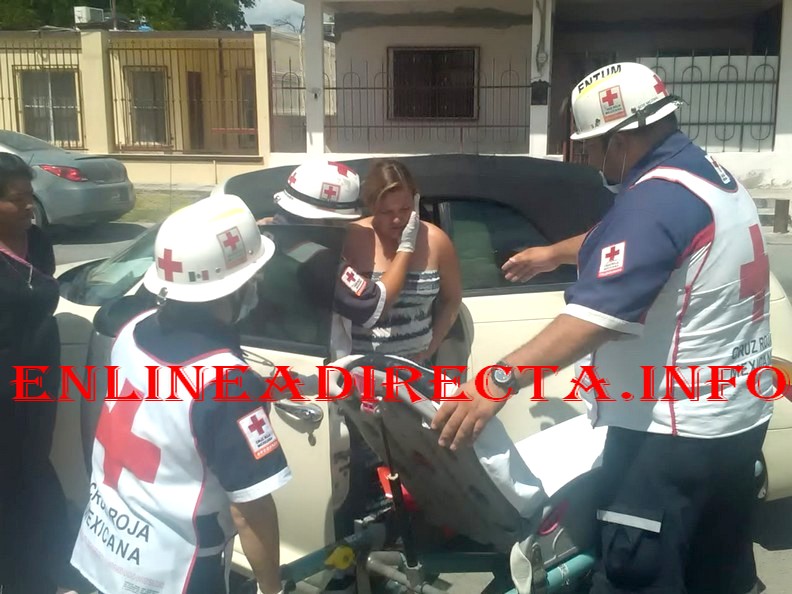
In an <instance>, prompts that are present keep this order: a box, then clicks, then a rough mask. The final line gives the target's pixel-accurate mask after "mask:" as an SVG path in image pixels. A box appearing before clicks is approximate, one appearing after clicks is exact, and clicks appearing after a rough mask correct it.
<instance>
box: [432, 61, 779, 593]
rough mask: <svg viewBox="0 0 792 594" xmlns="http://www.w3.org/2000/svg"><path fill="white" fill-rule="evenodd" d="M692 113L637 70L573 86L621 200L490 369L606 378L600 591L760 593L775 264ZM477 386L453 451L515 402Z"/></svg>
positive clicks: (503, 388) (600, 405)
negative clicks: (758, 519)
mask: <svg viewBox="0 0 792 594" xmlns="http://www.w3.org/2000/svg"><path fill="white" fill-rule="evenodd" d="M679 104H680V102H679V101H678V100H677V99H676V98H675V97H673V96H671V95H670V94H669V92H668V90H667V89H666V87H665V85H664V84H663V81H662V80H661V79H660V77H659V76H657V75H656V74H655V73H654V72H653V71H652V70H651V69H649V68H647V67H645V66H643V65H640V64H635V63H619V64H612V65H609V66H606V67H604V68H602V69H600V70H597V71H596V72H593V73H591V74H590V75H589V76H587V77H586V78H584V79H583V80H581V81H580V83H579V84H578V85H577V86H576V87H575V89H574V91H573V93H572V109H573V113H574V116H575V123H576V127H577V131H576V132H575V134H573V136H572V139H573V140H576V141H582V142H584V143H585V145H586V152H587V153H588V154H589V156H590V162H591V164H592V165H594V166H596V167H598V168H599V169H600V170H601V171H602V172H603V174H604V177H605V181H606V183H607V184H608V185H609V186H610V187H611V188H612V189H613V191H614V192H616V197H615V202H614V205H613V206H612V208H611V209H610V210H609V211H608V212H607V213H606V215H605V216H604V217H603V219H602V220H601V221H600V222H599V224H597V225H596V226H595V227H594V228H593V229H591V230H590V231H589V233H588V234H587V235H586V236H585V238H584V240H583V241H582V245H580V247H579V250H577V253H576V256H577V260H578V281H577V282H576V283H575V284H574V285H573V286H572V287H570V288H569V289H568V290H567V291H566V294H565V299H566V308H565V309H564V310H563V311H562V313H561V314H560V315H559V316H557V317H556V318H555V319H554V320H553V321H552V322H551V323H550V324H549V325H548V326H547V327H546V328H545V329H544V331H542V332H541V333H539V334H538V335H537V336H536V337H535V338H534V339H532V340H531V341H529V342H528V343H526V344H525V345H524V346H522V347H521V348H519V349H517V350H516V351H514V352H512V353H511V354H508V355H507V356H505V357H504V358H503V359H502V360H501V364H502V365H504V366H505V367H508V368H511V369H506V370H501V369H498V370H493V371H491V372H488V381H489V391H490V392H491V396H493V397H496V398H502V397H504V396H505V395H506V394H507V392H508V391H509V390H512V391H513V392H516V390H517V389H519V388H520V387H524V386H527V385H529V384H530V383H533V382H534V381H535V379H539V378H534V377H533V375H532V372H531V371H523V372H520V371H519V370H518V371H516V372H515V371H514V368H515V367H516V366H525V365H528V366H540V365H548V366H557V367H558V369H564V368H565V367H567V366H568V365H571V364H573V363H575V362H580V363H583V364H589V365H592V366H593V367H594V370H595V372H596V377H597V378H603V379H604V380H605V381H607V382H608V384H607V385H604V386H603V385H601V384H600V388H601V389H602V390H603V393H604V395H605V396H606V397H607V398H608V399H607V400H606V399H605V398H604V397H603V395H602V394H599V393H598V392H597V391H596V390H593V389H592V390H589V391H586V390H585V389H583V387H587V388H590V387H591V386H592V382H591V381H588V380H592V379H594V378H593V377H592V376H584V378H586V379H585V380H584V382H583V383H584V384H585V386H583V387H576V390H577V394H578V395H579V396H581V397H582V398H583V399H584V400H585V401H586V403H587V405H588V410H589V416H590V418H591V421H592V424H593V425H594V426H604V427H607V432H608V433H607V439H606V443H605V450H604V454H603V460H602V469H603V473H604V484H605V485H607V492H606V494H605V499H604V500H603V501H602V502H601V505H600V507H599V511H598V517H599V519H600V520H601V527H602V533H601V554H602V557H601V562H600V564H599V567H598V570H597V572H596V573H595V576H594V587H593V590H592V592H595V593H597V594H600V593H611V592H631V593H638V594H642V593H649V592H652V593H658V594H659V593H660V592H662V593H663V594H674V593H683V592H685V593H694V592H695V593H715V592H717V593H718V594H745V593H747V592H750V591H753V589H754V588H755V587H756V583H757V576H756V568H755V564H754V557H753V543H752V539H751V519H752V510H753V508H754V505H755V502H756V494H757V484H756V479H755V475H754V470H755V464H756V462H757V460H760V459H761V450H762V445H763V441H764V437H765V432H766V430H767V426H768V423H769V421H770V418H771V415H772V412H773V406H772V399H773V398H774V397H775V392H776V389H775V386H774V385H773V380H774V378H773V373H762V374H759V375H758V376H757V377H755V383H754V384H753V385H752V386H751V387H749V384H748V381H749V380H748V375H749V373H750V372H751V371H752V370H753V369H755V368H757V367H762V366H768V365H770V364H771V363H770V357H771V337H770V323H769V315H770V314H769V299H768V295H769V274H770V272H769V266H768V257H767V252H766V249H765V243H764V240H763V237H762V231H761V224H760V222H759V217H758V215H757V211H756V206H755V205H754V201H753V200H752V198H751V196H750V195H749V194H748V192H747V191H746V190H745V188H744V187H743V186H742V185H741V184H740V183H739V182H738V181H737V180H736V179H735V178H734V176H733V175H732V174H731V173H729V172H728V171H726V170H725V169H724V168H723V167H721V166H720V165H719V164H718V163H717V162H716V161H715V160H714V159H712V157H710V156H709V155H707V154H706V153H705V152H704V151H703V150H702V149H700V148H699V147H697V146H696V145H694V144H693V142H692V141H691V139H690V138H688V137H687V136H686V135H685V134H684V133H683V132H681V131H680V130H679V129H678V124H677V119H676V116H675V111H676V110H677V108H678V106H679ZM570 243H571V242H570ZM564 249H569V245H567V246H566V248H565V247H563V246H562V247H561V253H562V254H563V253H564V252H563V250H564ZM569 251H570V252H572V253H574V252H575V251H576V250H575V249H570V250H569ZM568 256H569V254H567V255H566V256H563V257H568ZM537 260H541V258H537ZM746 344H749V345H755V348H754V349H749V350H750V351H751V352H750V353H747V352H746V349H742V348H738V347H739V346H740V345H746ZM493 363H495V362H494V361H493ZM665 366H673V367H675V368H676V372H677V374H678V376H679V377H680V378H681V381H677V380H673V381H672V380H671V379H669V378H670V377H673V376H672V375H671V374H670V373H668V374H667V373H666V370H665V368H664V367H665ZM717 366H721V369H720V370H718V369H715V367H717ZM696 367H698V369H697V370H695V371H694V368H696ZM644 368H650V369H653V370H654V378H653V380H650V382H648V383H649V384H650V388H651V389H647V388H646V387H645V385H644V378H645V377H646V370H645V369H644ZM730 368H731V369H730ZM510 371H511V372H510ZM579 371H582V370H579ZM694 373H695V374H697V379H696V380H695V381H694V378H695V377H696V375H694ZM576 375H578V377H579V376H580V373H577V374H576ZM716 375H717V376H718V377H719V378H722V382H723V383H720V384H719V385H718V386H717V387H716V386H715V385H713V383H712V381H713V379H714V378H715V376H716ZM683 382H684V383H683ZM732 382H733V385H732ZM686 389H688V390H691V394H692V395H693V397H689V396H688V394H687V393H686V391H685V390H686ZM462 390H463V391H464V392H465V393H466V394H468V395H469V396H470V397H471V400H470V401H466V402H461V403H451V402H449V403H444V404H443V407H442V408H441V409H440V411H439V413H438V418H437V419H436V420H435V427H436V428H438V429H440V428H441V427H442V428H443V429H442V433H441V436H440V442H441V443H442V444H448V445H451V444H454V445H456V446H458V445H459V444H461V443H466V442H469V440H470V439H471V438H475V436H476V435H477V434H478V433H479V432H480V430H481V427H483V426H484V425H485V424H486V422H487V421H488V420H489V419H490V418H491V417H492V416H493V415H495V414H496V413H497V412H498V410H500V408H501V407H502V405H503V402H493V401H492V400H489V399H487V398H483V397H481V396H479V395H477V394H476V391H475V387H474V386H473V385H472V384H468V385H466V386H463V388H462ZM692 390H697V392H692ZM526 392H531V396H532V395H533V389H531V390H526ZM696 394H697V395H698V398H695V395H696ZM518 397H521V398H529V397H530V396H525V392H524V393H523V394H521V395H520V396H518ZM597 398H598V400H597Z"/></svg>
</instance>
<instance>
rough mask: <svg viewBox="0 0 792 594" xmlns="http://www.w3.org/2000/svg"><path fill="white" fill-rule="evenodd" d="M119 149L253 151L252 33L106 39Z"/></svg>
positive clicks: (255, 128) (255, 125)
mask: <svg viewBox="0 0 792 594" xmlns="http://www.w3.org/2000/svg"><path fill="white" fill-rule="evenodd" d="M109 58H110V73H111V97H112V106H113V107H112V111H113V121H114V133H115V144H116V149H117V150H118V151H120V152H166V153H184V154H189V153H191V154H258V122H257V105H256V81H255V65H254V51H253V38H252V35H242V36H236V37H235V38H227V37H224V36H219V37H218V36H214V35H213V36H212V37H194V38H191V37H179V36H173V35H171V34H168V36H167V37H160V38H157V37H156V36H153V37H152V36H149V35H148V34H147V36H146V40H145V41H136V40H134V39H130V38H128V37H124V36H120V37H118V38H111V41H110V43H109Z"/></svg>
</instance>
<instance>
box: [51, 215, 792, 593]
mask: <svg viewBox="0 0 792 594" xmlns="http://www.w3.org/2000/svg"><path fill="white" fill-rule="evenodd" d="M145 228H146V227H145V226H144V225H140V224H130V223H110V224H107V225H102V226H99V227H97V228H94V229H92V230H90V231H69V232H56V233H55V234H54V237H53V240H54V242H55V257H56V261H57V263H58V264H65V263H69V262H79V261H83V260H90V259H94V258H103V257H107V256H109V255H111V254H113V253H116V252H117V251H119V250H121V249H122V248H123V247H125V246H126V245H128V244H129V242H130V241H132V240H133V239H134V238H135V237H137V236H138V235H139V234H140V233H141V232H143V231H144V230H145ZM767 241H768V254H769V258H770V267H771V269H772V270H773V273H774V274H775V275H776V277H777V278H778V279H779V282H780V283H781V284H782V286H783V287H784V289H785V291H786V292H787V294H788V295H791V296H792V233H790V234H787V235H786V236H784V235H767ZM754 542H755V552H756V561H757V570H758V573H759V578H760V579H761V581H762V583H763V584H764V586H765V587H766V589H765V592H767V593H768V594H787V593H788V592H792V499H788V500H783V501H778V502H772V503H765V504H763V505H762V506H760V509H759V514H758V518H757V523H756V530H755V537H754ZM443 577H447V578H448V581H449V582H451V584H453V585H452V588H451V591H453V592H455V593H456V592H458V593H459V594H477V593H480V592H481V588H482V587H483V586H484V585H486V583H487V580H486V579H484V577H483V576H477V575H465V574H462V575H458V576H443Z"/></svg>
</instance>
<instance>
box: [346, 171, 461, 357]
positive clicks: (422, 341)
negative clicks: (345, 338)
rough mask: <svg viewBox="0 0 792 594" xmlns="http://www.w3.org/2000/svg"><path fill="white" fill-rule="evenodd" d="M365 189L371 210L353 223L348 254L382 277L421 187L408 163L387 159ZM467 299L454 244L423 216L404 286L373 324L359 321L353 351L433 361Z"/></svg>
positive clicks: (355, 262)
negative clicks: (364, 325)
mask: <svg viewBox="0 0 792 594" xmlns="http://www.w3.org/2000/svg"><path fill="white" fill-rule="evenodd" d="M361 195H362V196H361V197H362V199H363V203H364V205H365V206H366V208H367V209H368V211H369V212H370V214H371V216H369V217H367V218H364V219H362V220H360V221H357V222H356V223H353V224H352V225H350V231H349V235H348V238H347V243H346V246H345V257H346V258H347V259H348V260H349V261H350V263H351V264H352V265H353V267H354V268H355V269H357V270H359V271H369V272H367V273H366V275H367V276H370V277H371V278H372V280H377V279H378V278H379V277H381V276H382V274H383V273H384V272H386V271H387V270H388V267H389V266H390V265H391V262H392V261H393V258H394V257H395V255H396V249H397V247H398V245H399V239H400V237H401V233H402V230H403V229H404V227H405V225H406V224H407V221H408V220H409V218H410V215H411V214H412V212H413V211H415V210H416V209H417V208H418V201H419V194H418V188H417V186H416V184H415V181H414V180H413V178H412V176H411V175H410V172H409V171H408V169H407V167H405V166H404V164H403V163H400V162H399V161H395V160H383V161H378V162H376V163H375V164H374V165H373V166H372V168H371V171H370V172H369V174H368V176H367V177H366V179H365V181H364V183H363V187H362V191H361ZM461 302H462V282H461V277H460V273H459V262H458V260H457V256H456V251H455V250H454V246H453V244H452V243H451V240H450V238H449V237H448V235H446V234H445V232H443V230H442V229H440V228H439V227H437V226H435V225H432V224H431V223H427V222H425V221H421V224H420V228H419V230H418V238H417V241H416V246H415V251H414V253H413V254H412V257H411V260H410V263H409V271H408V273H407V279H406V280H405V283H404V287H403V289H402V290H401V292H400V294H399V296H398V298H397V299H396V301H394V302H393V303H392V304H391V305H390V307H389V308H388V309H387V311H385V312H383V314H382V316H381V317H380V319H379V321H378V322H377V323H376V324H375V325H374V326H373V327H372V328H363V327H361V326H353V328H352V339H353V352H355V353H362V352H380V353H386V354H394V355H401V356H403V357H408V358H410V359H413V360H414V361H416V362H418V363H428V361H429V360H430V359H431V358H432V357H433V356H434V354H435V353H436V352H437V349H438V348H439V347H440V344H441V343H442V342H443V340H444V339H445V337H446V335H447V334H448V332H449V330H450V329H451V326H452V325H453V324H454V321H455V320H456V317H457V314H458V312H459V306H460V304H461Z"/></svg>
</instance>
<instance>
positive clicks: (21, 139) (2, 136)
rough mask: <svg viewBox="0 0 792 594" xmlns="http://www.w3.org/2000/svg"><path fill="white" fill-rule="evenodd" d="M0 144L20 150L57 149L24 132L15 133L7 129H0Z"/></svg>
mask: <svg viewBox="0 0 792 594" xmlns="http://www.w3.org/2000/svg"><path fill="white" fill-rule="evenodd" d="M0 144H3V145H5V146H7V147H8V148H11V149H13V150H15V151H20V152H28V151H54V150H58V149H57V147H55V146H53V145H51V144H48V143H46V142H44V141H43V140H39V139H38V138H33V137H32V136H27V135H25V134H16V133H14V132H9V131H8V130H0Z"/></svg>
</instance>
